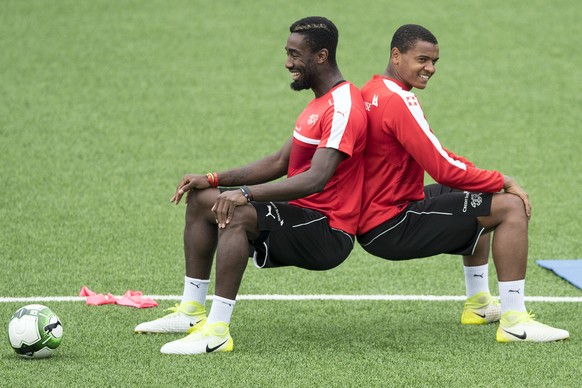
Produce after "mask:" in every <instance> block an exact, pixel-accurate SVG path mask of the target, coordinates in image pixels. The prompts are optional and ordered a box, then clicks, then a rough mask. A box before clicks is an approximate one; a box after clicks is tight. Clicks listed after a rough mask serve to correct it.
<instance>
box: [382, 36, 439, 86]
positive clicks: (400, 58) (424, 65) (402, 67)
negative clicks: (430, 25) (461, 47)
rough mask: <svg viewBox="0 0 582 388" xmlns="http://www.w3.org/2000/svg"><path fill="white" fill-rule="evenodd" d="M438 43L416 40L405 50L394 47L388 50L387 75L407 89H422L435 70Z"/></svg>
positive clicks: (437, 57)
mask: <svg viewBox="0 0 582 388" xmlns="http://www.w3.org/2000/svg"><path fill="white" fill-rule="evenodd" d="M438 59H439V46H438V44H434V43H430V42H426V41H423V40H418V41H416V42H415V43H414V45H413V46H412V47H411V48H410V49H408V50H407V51H405V52H401V51H400V50H399V49H398V48H397V47H394V48H393V49H392V50H391V52H390V65H389V67H388V71H387V73H388V74H387V75H388V76H389V77H392V78H394V79H396V80H397V81H400V82H401V83H402V84H403V85H404V86H405V87H406V88H407V89H412V88H417V89H424V88H426V85H427V83H428V80H429V79H430V77H432V76H433V75H434V73H435V72H436V69H435V65H436V63H437V61H438Z"/></svg>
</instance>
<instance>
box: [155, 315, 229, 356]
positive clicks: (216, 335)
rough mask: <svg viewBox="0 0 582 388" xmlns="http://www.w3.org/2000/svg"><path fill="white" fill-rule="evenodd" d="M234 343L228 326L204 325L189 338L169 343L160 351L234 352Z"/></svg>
mask: <svg viewBox="0 0 582 388" xmlns="http://www.w3.org/2000/svg"><path fill="white" fill-rule="evenodd" d="M233 348H234V342H233V340H232V337H231V336H230V330H229V328H228V324H226V323H225V322H216V323H212V324H204V325H203V326H202V327H201V328H200V329H199V330H196V331H194V332H192V333H191V334H189V335H188V336H186V337H184V338H182V339H179V340H176V341H172V342H168V343H167V344H165V345H164V346H162V348H161V349H160V352H162V353H164V354H185V355H188V354H202V353H216V352H232V349H233Z"/></svg>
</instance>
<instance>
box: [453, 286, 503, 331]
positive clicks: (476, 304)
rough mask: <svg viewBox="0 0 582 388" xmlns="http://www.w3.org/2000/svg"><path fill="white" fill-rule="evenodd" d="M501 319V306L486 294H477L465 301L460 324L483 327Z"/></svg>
mask: <svg viewBox="0 0 582 388" xmlns="http://www.w3.org/2000/svg"><path fill="white" fill-rule="evenodd" d="M500 317H501V304H500V303H499V300H497V299H495V298H493V297H492V296H491V294H490V293H488V292H479V293H477V294H475V295H473V296H472V297H470V298H467V300H466V301H465V307H464V308H463V314H462V315H461V323H462V324H463V325H484V324H487V323H491V322H497V321H498V320H499V318H500Z"/></svg>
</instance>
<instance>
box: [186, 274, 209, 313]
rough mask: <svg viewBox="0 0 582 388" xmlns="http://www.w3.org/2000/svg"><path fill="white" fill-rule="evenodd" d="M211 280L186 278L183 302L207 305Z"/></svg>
mask: <svg viewBox="0 0 582 388" xmlns="http://www.w3.org/2000/svg"><path fill="white" fill-rule="evenodd" d="M209 284H210V279H206V280H201V279H196V278H189V277H188V276H184V294H183V295H182V302H198V303H200V304H201V305H202V306H204V305H205V303H206V294H207V293H208V285H209Z"/></svg>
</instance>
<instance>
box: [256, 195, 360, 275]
mask: <svg viewBox="0 0 582 388" xmlns="http://www.w3.org/2000/svg"><path fill="white" fill-rule="evenodd" d="M251 205H253V206H254V207H255V209H256V210H257V219H258V227H259V231H260V232H261V236H260V238H259V239H258V240H257V241H253V242H251V245H252V247H253V248H254V252H253V253H254V254H253V260H254V262H255V265H256V266H257V267H259V268H273V267H283V266H294V267H299V268H304V269H309V270H317V271H322V270H327V269H331V268H334V267H337V266H338V265H340V264H341V263H343V262H344V260H345V259H346V258H347V257H348V256H349V254H350V252H351V251H352V249H353V248H354V242H355V238H354V236H352V235H350V234H348V233H346V232H344V231H341V230H338V229H333V228H331V227H330V226H329V223H328V220H327V217H326V216H325V215H323V214H322V213H320V212H318V211H315V210H311V209H305V208H301V207H297V206H292V205H289V204H287V203H285V202H251Z"/></svg>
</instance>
